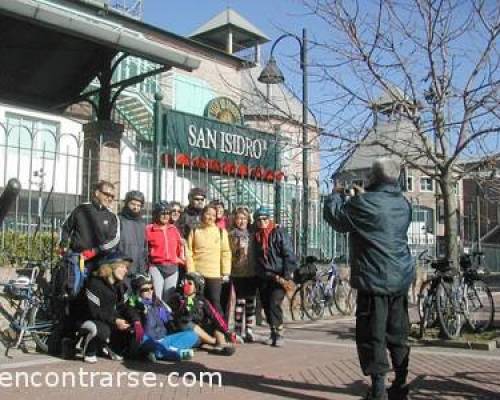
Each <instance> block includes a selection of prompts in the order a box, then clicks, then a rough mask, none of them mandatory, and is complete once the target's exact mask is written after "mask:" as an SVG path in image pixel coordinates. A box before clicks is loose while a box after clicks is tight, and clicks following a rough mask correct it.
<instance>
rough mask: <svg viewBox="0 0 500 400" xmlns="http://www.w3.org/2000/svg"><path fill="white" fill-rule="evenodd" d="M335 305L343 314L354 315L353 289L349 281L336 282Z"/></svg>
mask: <svg viewBox="0 0 500 400" xmlns="http://www.w3.org/2000/svg"><path fill="white" fill-rule="evenodd" d="M334 298H335V306H336V307H337V309H338V310H339V312H340V313H341V314H342V315H352V312H353V310H354V303H355V301H353V291H352V289H351V285H350V284H349V282H347V281H341V280H339V281H337V282H336V284H335V296H334Z"/></svg>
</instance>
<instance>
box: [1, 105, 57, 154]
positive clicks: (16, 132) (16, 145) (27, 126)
mask: <svg viewBox="0 0 500 400" xmlns="http://www.w3.org/2000/svg"><path fill="white" fill-rule="evenodd" d="M5 116H6V122H7V129H8V131H9V139H8V147H9V151H10V152H12V153H18V152H19V154H22V155H25V156H30V151H31V146H32V139H33V156H34V157H40V158H42V157H43V158H45V159H49V160H53V159H55V155H56V148H57V140H58V136H59V130H60V124H59V123H58V122H55V121H49V120H44V119H40V118H33V117H27V116H25V115H20V114H12V113H6V115H5Z"/></svg>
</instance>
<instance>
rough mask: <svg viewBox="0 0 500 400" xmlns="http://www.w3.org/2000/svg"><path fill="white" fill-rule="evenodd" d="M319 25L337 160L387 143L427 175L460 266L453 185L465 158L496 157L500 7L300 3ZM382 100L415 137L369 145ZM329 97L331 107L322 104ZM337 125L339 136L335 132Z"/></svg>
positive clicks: (455, 1) (392, 0)
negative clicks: (374, 112)
mask: <svg viewBox="0 0 500 400" xmlns="http://www.w3.org/2000/svg"><path fill="white" fill-rule="evenodd" d="M303 2H304V4H305V6H306V7H307V9H308V11H309V12H310V13H311V14H312V15H315V16H317V17H318V18H319V19H321V21H322V23H323V24H324V27H325V32H324V33H323V35H322V37H323V38H326V39H321V40H318V41H316V43H315V46H316V49H315V52H316V58H317V59H319V60H321V61H320V62H316V63H315V65H314V67H315V70H316V74H317V78H320V79H322V80H323V81H324V84H325V87H327V88H328V91H329V92H330V93H333V94H334V95H331V94H330V102H331V103H332V109H334V112H333V113H332V120H331V124H330V127H329V129H327V132H325V133H324V135H326V136H327V137H329V138H330V141H331V142H332V143H331V144H330V147H331V151H332V154H333V153H335V152H339V151H340V152H342V153H344V154H349V152H350V151H352V149H354V148H356V147H359V146H364V145H370V146H381V147H382V148H384V149H385V150H386V151H387V152H388V153H390V154H394V155H395V156H397V157H400V158H401V159H402V160H404V162H406V163H407V165H409V166H411V167H412V168H416V169H419V170H421V171H423V172H425V173H426V174H427V175H430V176H431V177H432V178H433V179H434V180H435V181H436V182H437V184H438V187H439V189H440V195H441V197H442V201H443V205H444V214H445V215H444V221H445V222H444V226H445V245H446V256H447V257H448V258H449V259H451V260H457V259H458V254H459V250H458V240H457V236H458V224H457V222H458V221H457V198H456V196H455V195H454V188H455V185H456V182H457V181H458V180H459V179H461V177H462V176H463V175H464V174H465V173H466V171H464V170H463V168H460V167H459V161H460V160H463V158H464V157H467V156H471V155H475V156H476V157H477V156H478V154H483V155H484V154H486V155H487V154H493V153H497V152H498V146H499V139H498V137H499V132H500V109H499V100H500V93H499V87H500V86H499V83H500V71H499V63H500V57H499V51H498V50H499V49H498V36H499V31H500V22H499V21H500V8H499V7H498V3H497V2H495V1H487V0H379V1H378V2H364V1H363V2H361V1H356V0H345V1H342V0H303ZM381 93H389V94H390V96H391V97H392V98H393V99H394V100H399V101H400V103H401V104H406V105H407V107H403V108H402V110H399V111H400V112H402V113H404V115H405V117H406V119H407V120H408V121H409V122H410V124H411V127H412V130H413V132H414V134H412V135H411V136H410V139H409V137H408V136H404V137H403V136H401V135H392V136H391V135H387V134H386V135H385V136H384V138H378V137H377V136H375V139H373V140H370V141H369V143H366V141H363V139H364V138H366V137H367V132H368V131H369V129H370V128H371V126H372V124H373V120H372V119H371V118H372V117H371V112H370V110H369V109H370V108H373V105H374V104H375V99H376V98H377V97H380V95H381ZM326 102H328V99H326V100H325V103H326ZM332 126H333V129H332Z"/></svg>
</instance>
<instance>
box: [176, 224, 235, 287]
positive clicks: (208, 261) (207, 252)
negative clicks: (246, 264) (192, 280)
mask: <svg viewBox="0 0 500 400" xmlns="http://www.w3.org/2000/svg"><path fill="white" fill-rule="evenodd" d="M221 239H222V243H221ZM186 268H187V272H197V273H199V274H201V275H202V276H204V277H205V278H220V277H221V276H222V275H229V274H231V248H230V247H229V239H228V236H227V232H226V230H225V229H222V230H221V229H219V228H218V227H217V226H200V227H198V228H196V229H194V230H192V231H191V232H190V233H189V236H188V240H187V249H186Z"/></svg>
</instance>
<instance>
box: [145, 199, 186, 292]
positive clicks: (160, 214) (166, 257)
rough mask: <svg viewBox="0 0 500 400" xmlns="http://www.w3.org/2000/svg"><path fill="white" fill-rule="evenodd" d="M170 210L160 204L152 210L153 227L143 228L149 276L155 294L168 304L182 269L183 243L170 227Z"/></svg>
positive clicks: (163, 203)
mask: <svg viewBox="0 0 500 400" xmlns="http://www.w3.org/2000/svg"><path fill="white" fill-rule="evenodd" d="M171 211H172V210H171V208H170V206H169V204H168V203H166V202H164V201H161V202H159V203H157V204H155V205H154V206H153V223H152V224H149V225H148V226H147V227H146V241H147V246H148V259H149V273H150V274H151V276H152V278H153V285H154V287H155V292H156V294H157V295H158V297H160V298H161V299H162V300H163V301H165V302H167V301H168V300H169V299H170V297H171V296H172V295H173V294H174V293H175V289H176V287H177V281H178V277H179V267H180V266H183V265H184V250H183V242H182V238H181V235H180V233H179V230H178V229H177V227H176V226H175V225H174V224H172V222H171V219H170V215H171Z"/></svg>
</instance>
